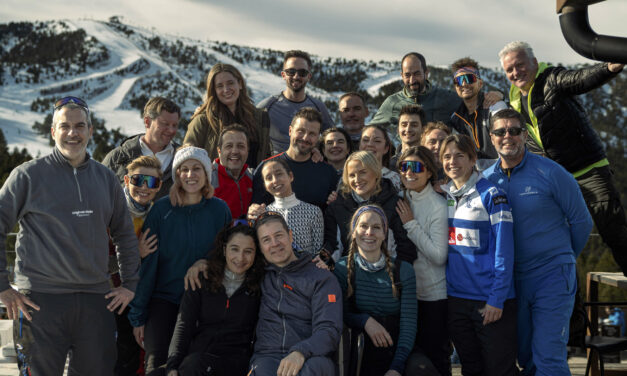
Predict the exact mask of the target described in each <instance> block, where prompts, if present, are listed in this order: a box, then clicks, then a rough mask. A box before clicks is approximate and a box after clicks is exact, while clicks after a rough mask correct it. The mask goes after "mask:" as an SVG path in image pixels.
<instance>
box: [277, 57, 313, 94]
mask: <svg viewBox="0 0 627 376" xmlns="http://www.w3.org/2000/svg"><path fill="white" fill-rule="evenodd" d="M292 69H295V70H296V71H299V70H301V69H304V70H305V71H307V72H308V73H307V74H305V75H304V76H301V75H300V74H299V73H296V74H295V75H293V76H291V77H290V76H289V75H288V74H287V73H286V72H285V71H287V70H292ZM310 69H311V68H310V67H309V65H307V60H305V59H303V58H301V57H291V58H289V59H287V61H286V62H285V64H284V65H283V71H282V72H281V77H283V79H284V80H285V83H286V85H287V88H288V90H291V91H293V92H300V91H302V90H305V87H306V86H307V82H309V79H310V78H311V72H310Z"/></svg>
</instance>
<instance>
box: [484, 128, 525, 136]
mask: <svg viewBox="0 0 627 376" xmlns="http://www.w3.org/2000/svg"><path fill="white" fill-rule="evenodd" d="M525 130H526V129H525V128H522V127H510V128H499V129H494V130H492V131H491V132H490V133H492V134H493V135H495V136H497V137H503V136H505V133H509V135H510V136H518V135H519V134H521V133H522V132H523V131H525Z"/></svg>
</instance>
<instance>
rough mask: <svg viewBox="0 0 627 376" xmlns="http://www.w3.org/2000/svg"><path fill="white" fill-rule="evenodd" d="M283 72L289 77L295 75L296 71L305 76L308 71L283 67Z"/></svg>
mask: <svg viewBox="0 0 627 376" xmlns="http://www.w3.org/2000/svg"><path fill="white" fill-rule="evenodd" d="M283 72H285V74H287V75H288V76H290V77H294V76H295V75H296V73H298V75H299V76H300V77H305V76H307V75H308V74H309V71H308V70H307V69H293V68H290V69H284V70H283Z"/></svg>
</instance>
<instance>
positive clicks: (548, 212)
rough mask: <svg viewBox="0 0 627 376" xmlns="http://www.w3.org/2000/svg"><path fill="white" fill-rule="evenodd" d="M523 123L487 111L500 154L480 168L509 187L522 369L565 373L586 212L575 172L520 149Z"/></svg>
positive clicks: (513, 115)
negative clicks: (576, 273) (497, 158)
mask: <svg viewBox="0 0 627 376" xmlns="http://www.w3.org/2000/svg"><path fill="white" fill-rule="evenodd" d="M524 124H525V121H524V118H523V117H522V116H521V114H520V113H519V112H517V111H515V110H512V109H505V110H501V111H499V112H497V113H496V114H494V115H493V116H492V118H491V121H490V126H491V129H490V133H491V135H492V136H491V141H492V143H493V144H494V147H495V148H496V151H497V152H498V153H499V156H500V158H499V160H498V161H497V163H496V164H494V165H493V166H491V167H489V168H488V169H487V170H485V171H484V174H485V176H486V177H487V178H488V179H489V180H490V181H492V182H493V183H494V184H496V185H497V186H498V187H500V188H501V189H503V190H504V191H506V192H507V196H508V198H509V202H510V205H511V207H512V214H513V216H514V248H515V250H514V279H515V286H516V297H517V299H518V364H519V365H520V366H521V367H523V372H522V374H523V375H534V374H535V375H536V376H540V375H547V376H548V375H551V376H559V375H570V371H569V368H568V362H567V359H566V343H567V342H568V329H569V321H570V315H571V312H572V310H573V304H574V301H575V291H576V290H577V279H576V276H575V259H576V257H577V256H578V255H579V253H581V251H582V249H583V247H584V246H585V245H586V241H587V240H588V235H589V234H590V230H591V228H592V219H591V217H590V213H588V210H587V208H586V203H585V202H584V200H583V195H582V194H581V191H580V190H579V186H578V185H577V182H576V181H575V179H574V178H573V176H572V175H571V174H569V173H568V171H566V170H565V169H564V168H563V167H562V166H560V165H559V164H557V163H555V162H553V161H552V160H550V159H548V158H543V157H540V156H537V155H535V154H532V153H530V152H529V151H527V150H526V149H525V141H526V138H527V130H526V128H525V127H524Z"/></svg>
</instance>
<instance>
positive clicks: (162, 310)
mask: <svg viewBox="0 0 627 376" xmlns="http://www.w3.org/2000/svg"><path fill="white" fill-rule="evenodd" d="M172 170H174V171H175V174H174V184H173V185H172V188H171V189H170V195H169V197H163V198H162V199H160V200H158V201H157V202H156V203H155V204H154V206H153V208H152V210H151V211H150V213H149V214H148V217H147V218H146V221H145V222H144V228H143V231H146V230H148V229H150V233H152V234H156V235H157V239H158V247H157V251H156V252H154V253H152V254H150V255H148V256H147V257H146V258H145V259H143V260H142V265H141V269H140V281H139V284H138V286H137V291H136V292H135V299H133V301H132V302H131V310H130V313H129V315H128V317H129V320H130V322H131V324H132V325H133V334H134V335H135V339H136V340H137V342H138V343H139V345H140V346H142V347H143V348H144V350H145V352H146V355H145V362H146V365H145V367H146V368H145V369H146V375H151V374H153V372H156V371H157V369H158V368H159V367H160V366H162V365H164V364H165V363H166V360H167V356H168V346H169V344H170V338H171V337H172V333H173V330H174V325H175V323H176V316H177V314H178V310H179V303H180V301H181V297H182V296H183V276H184V275H185V272H186V271H187V269H188V268H189V267H190V266H191V265H192V264H193V263H194V262H196V261H197V260H199V259H201V258H205V257H206V256H207V254H208V253H209V252H210V249H211V246H212V245H213V243H214V239H215V236H216V234H217V233H218V232H219V231H220V230H221V229H222V228H223V227H224V226H225V225H227V224H229V223H230V222H231V212H230V211H229V208H228V206H227V205H226V204H225V203H224V201H222V200H220V199H218V198H215V197H213V187H212V186H211V161H210V160H209V157H208V155H207V152H206V151H205V150H204V149H201V148H197V147H194V146H186V145H184V146H182V147H181V148H180V149H179V150H177V152H176V154H175V155H174V161H173V164H172Z"/></svg>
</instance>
